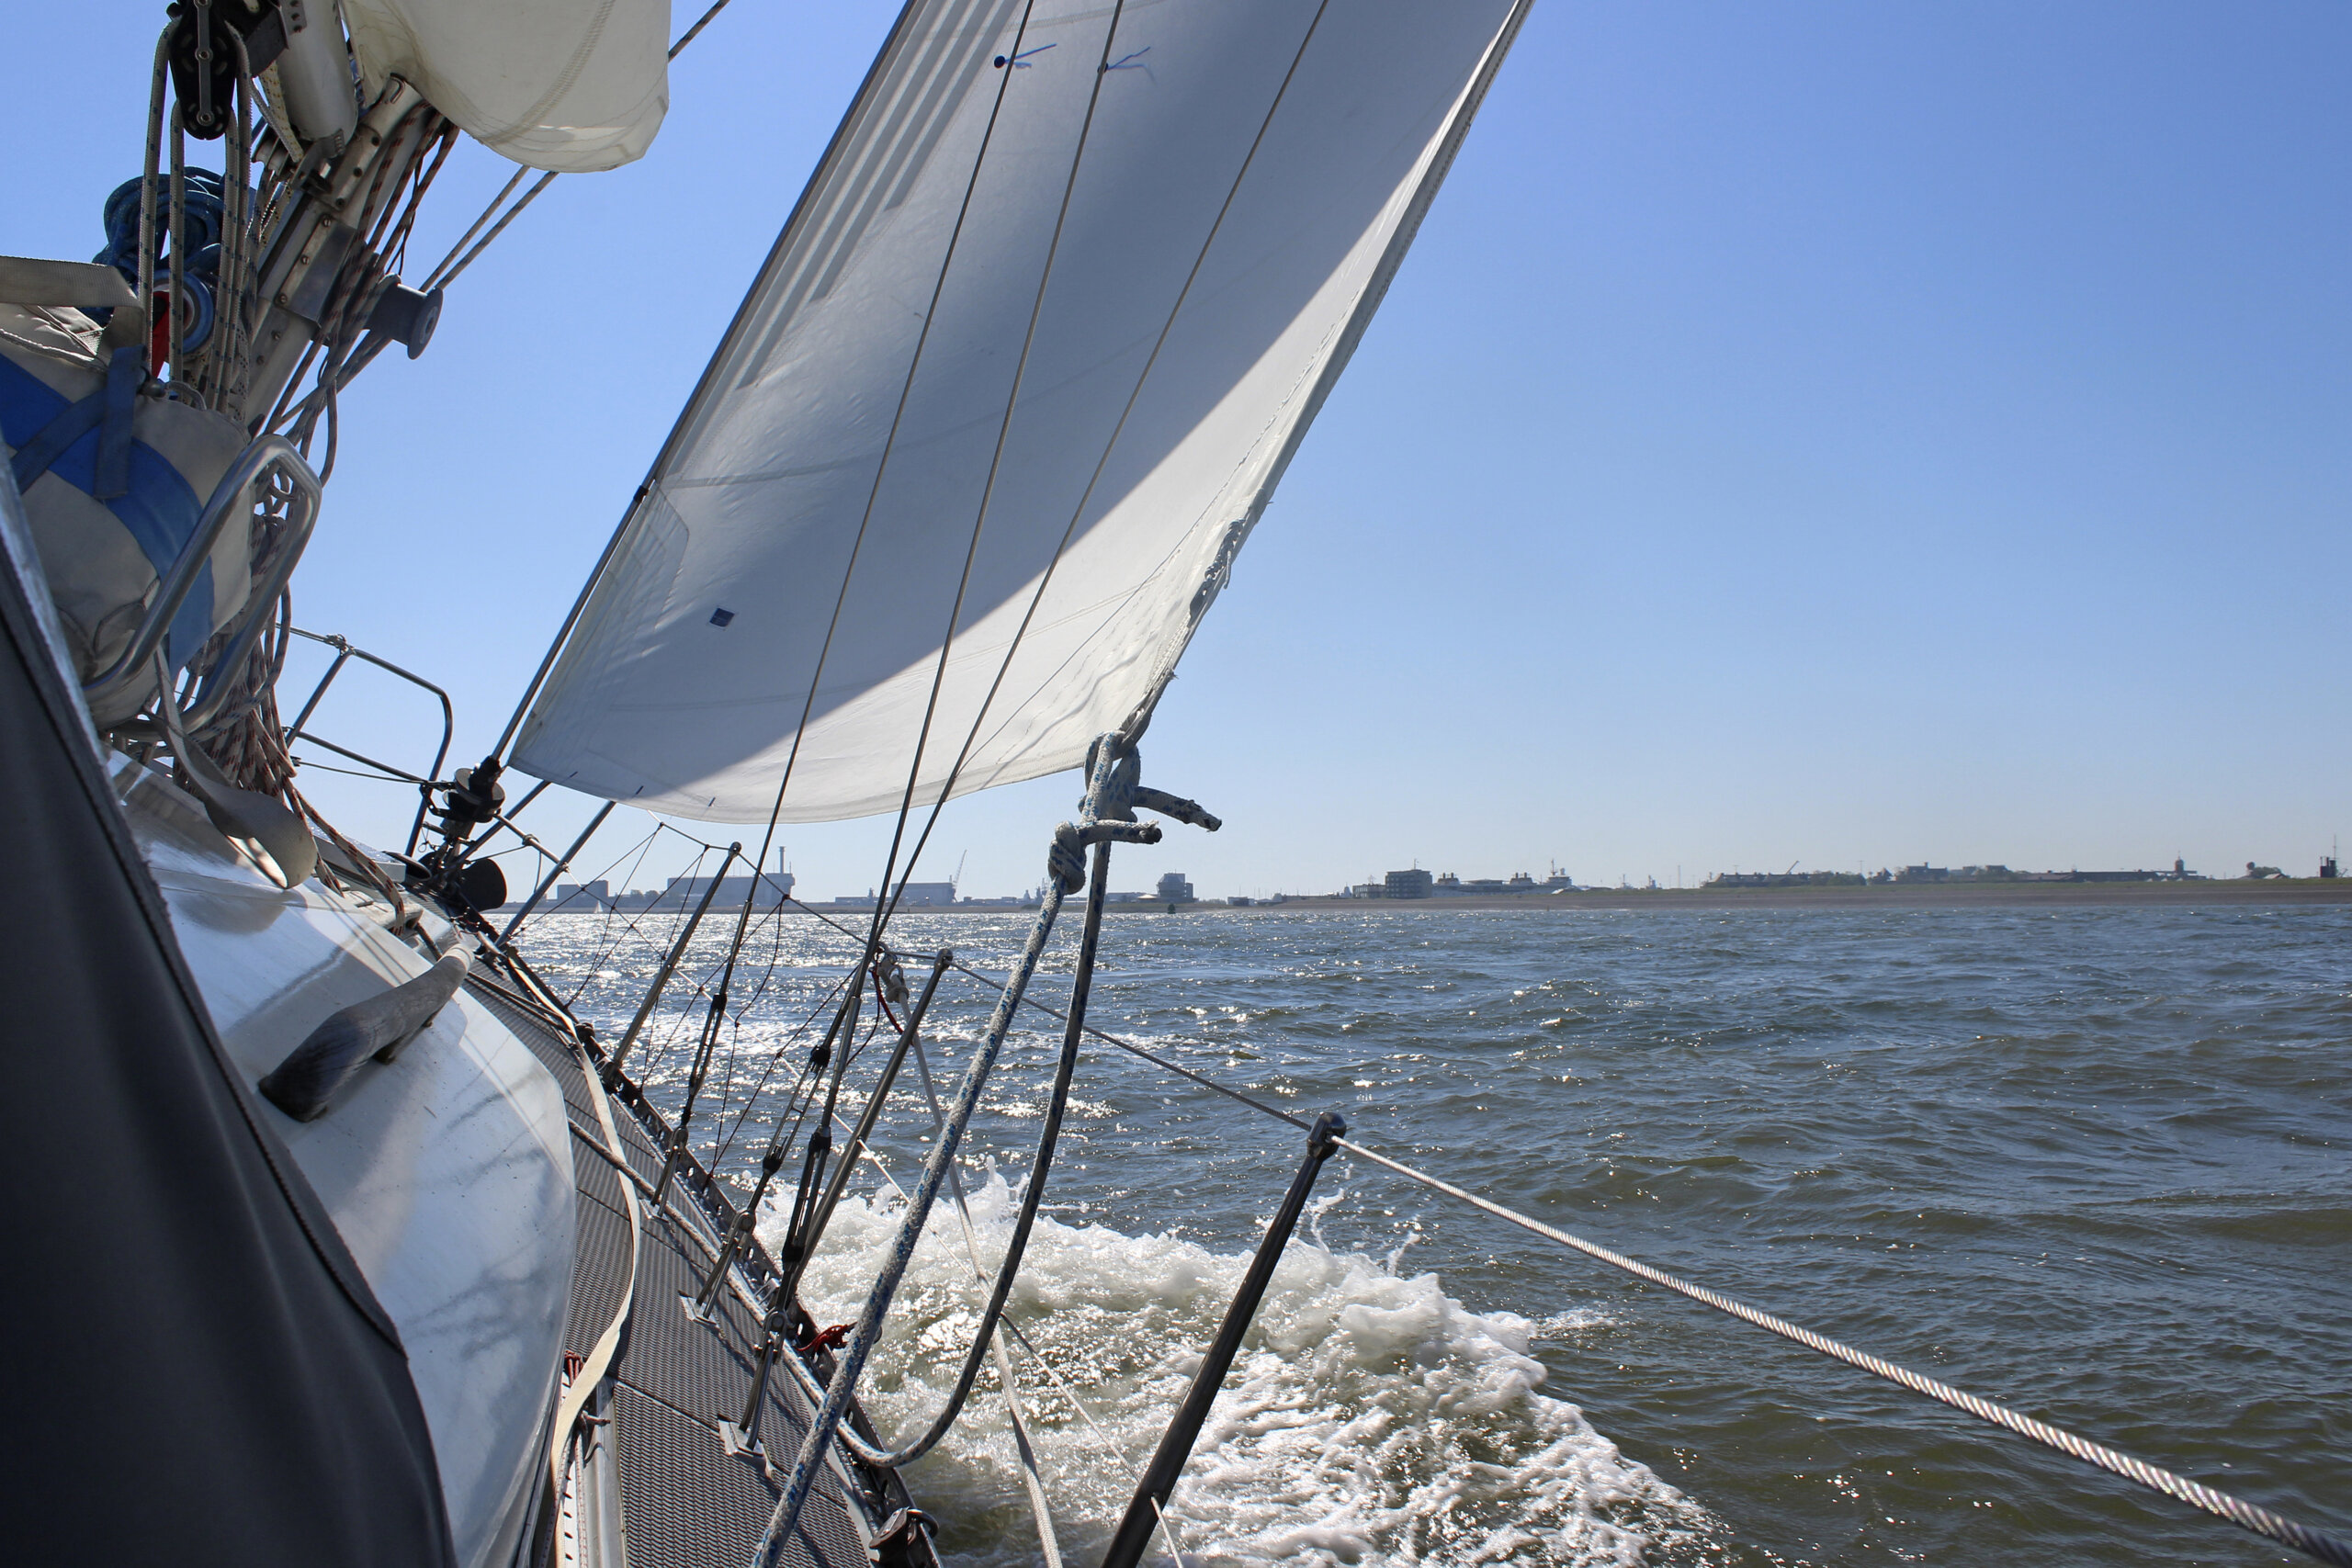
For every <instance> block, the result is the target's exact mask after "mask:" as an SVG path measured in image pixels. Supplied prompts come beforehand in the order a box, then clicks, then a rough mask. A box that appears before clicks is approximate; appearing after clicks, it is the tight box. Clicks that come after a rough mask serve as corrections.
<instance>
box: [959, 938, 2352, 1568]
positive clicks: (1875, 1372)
mask: <svg viewBox="0 0 2352 1568" xmlns="http://www.w3.org/2000/svg"><path fill="white" fill-rule="evenodd" d="M956 968H958V969H961V970H963V971H964V973H966V974H967V975H969V976H972V977H973V978H975V979H977V980H979V981H980V982H982V983H983V984H985V985H988V986H991V987H996V988H997V989H999V990H1001V989H1002V988H1003V987H1002V985H1001V983H1000V982H998V981H997V980H995V979H994V978H992V977H991V976H987V975H984V974H982V973H980V972H979V971H978V970H977V969H972V968H969V967H967V965H965V964H962V963H961V962H958V963H957V964H956ZM1022 999H1023V1001H1025V1002H1026V1003H1027V1004H1028V1005H1029V1006H1030V1007H1033V1008H1035V1009H1036V1010H1039V1011H1041V1012H1044V1013H1046V1014H1049V1015H1051V1016H1053V1017H1057V1018H1059V1017H1062V1016H1063V1015H1062V1014H1060V1013H1059V1012H1057V1010H1055V1009H1054V1008H1052V1007H1051V1006H1050V1005H1048V1004H1046V1003H1045V1002H1043V1001H1040V1000H1038V999H1036V998H1028V997H1024V998H1022ZM1085 1032H1086V1033H1088V1034H1090V1035H1092V1036H1093V1037H1094V1038H1095V1039H1097V1040H1100V1041H1102V1042H1103V1043H1105V1044H1108V1045H1114V1046H1116V1047H1118V1048H1119V1049H1120V1050H1122V1051H1125V1052H1127V1053H1129V1054H1130V1055H1136V1056H1140V1057H1142V1058H1143V1059H1144V1060H1145V1061H1148V1062H1150V1063H1152V1064H1154V1065H1155V1066H1160V1067H1164V1068H1166V1069H1167V1070H1169V1071H1170V1072H1172V1073H1175V1074H1178V1075H1179V1076H1181V1077H1185V1078H1187V1079H1190V1080H1191V1081H1192V1082H1193V1083H1195V1084H1197V1085H1199V1086H1201V1087H1202V1088H1204V1089H1211V1090H1214V1091H1215V1092H1216V1093H1218V1094H1221V1095H1224V1096H1225V1097H1226V1098H1227V1099H1228V1100H1238V1101H1240V1102H1241V1103H1242V1104H1244V1105H1247V1106H1249V1107H1250V1109H1251V1110H1253V1111H1261V1112H1262V1113H1263V1114H1265V1115H1267V1116H1270V1117H1272V1118H1273V1119H1274V1120H1276V1121H1280V1122H1289V1123H1290V1124H1291V1125H1293V1126H1297V1125H1300V1122H1299V1121H1298V1119H1297V1118H1296V1117H1295V1116H1292V1115H1289V1114H1288V1113H1286V1112H1284V1111H1277V1110H1275V1109H1274V1108H1273V1107H1272V1106H1271V1105H1267V1104H1265V1103H1263V1102H1262V1101H1260V1100H1253V1099H1251V1098H1250V1096H1248V1095H1246V1094H1243V1093H1241V1092H1240V1091H1239V1090H1238V1089H1228V1088H1227V1087H1226V1086H1225V1085H1223V1084H1221V1083H1218V1082H1216V1080H1215V1079H1213V1078H1209V1077H1204V1076H1203V1075H1202V1074H1199V1073H1196V1072H1193V1070H1191V1069H1190V1068H1187V1067H1181V1066H1177V1065H1176V1064H1175V1063H1173V1062H1170V1061H1169V1060H1167V1059H1166V1058H1165V1057H1162V1056H1159V1055H1154V1054H1153V1053H1151V1052H1149V1051H1147V1050H1145V1049H1144V1048H1143V1047H1142V1046H1140V1045H1136V1044H1134V1043H1131V1042H1128V1041H1125V1040H1122V1039H1120V1038H1119V1037H1118V1036H1116V1035H1114V1034H1108V1033H1105V1032H1103V1031H1102V1030H1100V1029H1096V1028H1094V1027H1093V1026H1092V1025H1091V1024H1090V1025H1086V1026H1085ZM1333 1141H1334V1142H1336V1143H1337V1144H1338V1145H1339V1146H1340V1147H1341V1148H1343V1149H1345V1150H1347V1151H1348V1153H1350V1154H1351V1155H1355V1156H1359V1157H1361V1158H1363V1159H1367V1160H1370V1161H1371V1162H1372V1163H1373V1164H1374V1165H1377V1166H1381V1167H1384V1168H1386V1169H1388V1170H1391V1171H1393V1172H1395V1173H1396V1174H1397V1175H1398V1176H1401V1177H1403V1178H1405V1179H1407V1180H1408V1181H1413V1182H1418V1183H1419V1184H1420V1185H1421V1186H1423V1187H1426V1188H1428V1189H1430V1190H1431V1191H1433V1192H1442V1193H1443V1194H1444V1195H1445V1196H1447V1197H1449V1198H1453V1199H1458V1200H1459V1201H1462V1202H1464V1203H1467V1204H1469V1205H1470V1206H1471V1207H1472V1208H1475V1209H1478V1210H1481V1211H1483V1212H1484V1213H1489V1214H1492V1215H1494V1216H1495V1217H1496V1218H1497V1219H1498V1220H1507V1221H1509V1222H1510V1224H1515V1225H1517V1226H1519V1227H1520V1228H1521V1230H1525V1231H1531V1232H1532V1233H1533V1234H1535V1235H1540V1236H1542V1237H1544V1239H1545V1240H1547V1241H1552V1242H1556V1243H1558V1244H1559V1245H1560V1246H1562V1247H1567V1248H1569V1249H1571V1250H1572V1251H1576V1252H1580V1253H1582V1254H1584V1255H1585V1256H1586V1257H1588V1258H1593V1259H1595V1260H1596V1261H1599V1262H1601V1263H1606V1264H1608V1265H1609V1266H1610V1267H1611V1268H1612V1269H1623V1271H1624V1272H1626V1273H1628V1274H1631V1275H1633V1276H1634V1278H1635V1279H1637V1280H1647V1281H1649V1282H1650V1283H1651V1284H1653V1285H1662V1286H1664V1287H1665V1288H1666V1289H1668V1290H1669V1291H1672V1292H1675V1293H1676V1294H1678V1295H1681V1296H1687V1297H1688V1298H1690V1299H1691V1301H1694V1302H1697V1303H1700V1304H1701V1305H1702V1306H1709V1307H1713V1308H1714V1309H1715V1310H1716V1311H1717V1312H1720V1313H1724V1314H1728V1315H1730V1316H1732V1317H1736V1318H1738V1319H1739V1320H1740V1321H1741V1322H1743V1323H1748V1324H1753V1325H1755V1326H1757V1327H1758V1328H1761V1329H1765V1330H1768V1331H1769V1332H1770V1333H1773V1334H1777V1335H1779V1336H1780V1337H1781V1338H1783V1339H1787V1340H1791V1341H1792V1342H1794V1343H1796V1344H1799V1345H1802V1346H1804V1348H1806V1349H1808V1350H1815V1351H1818V1352H1819V1353H1820V1354H1822V1355H1824V1356H1827V1357H1829V1358H1831V1359H1834V1360H1839V1361H1843V1362H1845V1363H1846V1364H1847V1365H1848V1366H1850V1367H1859V1368H1860V1369H1861V1370H1862V1371H1866V1372H1869V1373H1870V1374H1871V1375H1872V1376H1873V1377H1880V1378H1884V1379H1885V1380H1886V1381H1887V1382H1892V1383H1895V1384H1897V1385H1899V1386H1901V1387H1904V1388H1907V1389H1909V1390H1910V1391H1911V1392H1912V1393H1917V1394H1923V1395H1925V1396H1926V1397H1928V1398H1929V1399H1933V1400H1936V1401H1939V1402H1940V1403H1941V1404H1949V1405H1951V1407H1952V1408H1953V1409H1955V1410H1960V1411H1964V1412H1966V1413H1967V1414H1969V1415H1971V1416H1975V1417H1976V1418H1977V1419H1978V1420H1980V1421H1987V1422H1990V1423H1992V1424H1993V1425H1994V1426H1996V1427H2007V1429H2008V1430H2010V1431H2012V1432H2015V1433H2017V1434H2018V1436H2019V1437H2022V1438H2031V1439H2032V1440H2033V1441H2035V1442H2037V1443H2041V1444H2042V1445H2043V1446H2044V1447H2046V1448H2051V1449H2054V1450H2057V1451H2058V1452H2060V1453H2063V1454H2065V1455H2067V1456H2068V1457H2070V1458H2073V1459H2076V1460H2080V1461H2083V1462H2084V1463H2086V1464H2093V1465H2097V1466H2098V1468H2099V1469H2101V1470H2104V1471H2108V1472H2111V1473H2113V1474H2116V1475H2120V1476H2121V1477H2123V1478H2124V1479H2125V1480H2126V1481H2131V1482H2136V1483H2139V1484H2140V1485H2142V1486H2145V1487H2147V1488H2148V1489H2149V1490H2150V1491H2153V1492H2161V1493H2163V1494H2164V1495H2165V1496H2167V1497H2174V1498H2177V1499H2178V1500H2180V1501H2181V1502H2184V1503H2188V1504H2189V1505H2191V1506H2195V1507H2199V1508H2202V1509H2203V1510H2205V1512H2207V1513H2209V1514H2212V1515H2214V1516H2216V1517H2220V1518H2223V1519H2227V1520H2228V1521H2229V1522H2230V1523H2232V1524H2233V1525H2236V1526H2237V1527H2238V1528H2239V1529H2245V1530H2250V1531H2252V1532H2253V1533H2254V1534H2256V1535H2258V1536H2262V1537H2264V1538H2265V1539H2267V1540H2275V1541H2277V1542H2278V1543H2279V1544H2280V1545H2281V1546H2288V1547H2291V1548H2293V1549H2294V1550H2295V1551H2300V1552H2302V1553H2304V1554H2305V1555H2306V1556H2309V1557H2312V1558H2316V1559H2317V1560H2318V1561H2320V1562H2327V1563H2333V1564H2335V1568H2352V1542H2346V1541H2345V1540H2342V1539H2341V1538H2339V1537H2337V1536H2334V1535H2330V1534H2328V1533H2327V1532H2326V1531H2324V1530H2317V1529H2312V1528H2311V1527H2310V1526H2308V1525H2303V1524H2299V1523H2297V1522H2296V1521H2295V1520H2293V1519H2290V1518H2288V1517H2285V1516H2283V1515H2281V1514H2277V1513H2274V1512H2272V1511H2271V1510H2270V1509H2268V1508H2265V1507H2260V1506H2256V1505H2255V1504H2252V1503H2249V1502H2247V1501H2246V1500H2245V1498H2243V1497H2235V1496H2232V1495H2230V1494H2229V1493H2227V1492H2222V1491H2217V1490H2216V1489H2214V1488H2213V1487H2211V1486H2207V1485H2205V1484H2204V1483H2201V1482H2196V1481H2191V1480H2189V1479H2188V1477H2187V1476H2185V1475H2180V1474H2177V1473H2176V1472H2172V1471H2169V1470H2166V1469H2165V1468H2164V1467H2163V1466H2162V1465H2156V1464H2151V1463H2149V1462H2148V1461H2146V1460H2143V1459H2138V1458H2135V1457H2133V1456H2132V1455H2131V1454H2127V1453H2124V1452H2121V1451H2120V1450H2116V1449H2111V1448H2109V1447H2108V1446H2107V1445H2105V1444H2104V1443H2095V1442H2092V1441H2091V1440H2090V1439H2089V1438H2084V1437H2080V1436H2077V1435H2076V1434H2075V1433H2073V1432H2069V1431H2067V1430H2066V1429H2065V1428H2064V1427H2053V1426H2052V1425H2051V1424H2050V1423H2049V1422H2047V1421H2040V1420H2036V1419H2035V1418H2034V1417H2032V1416H2027V1415H2024V1414H2022V1413H2021V1412H2018V1411H2016V1410H2012V1409H2010V1408H2009V1407H2008V1406H2007V1405H2006V1404H1996V1403H1995V1402H1994V1401H1992V1400H1989V1399H1985V1398H1983V1397H1981V1396H1980V1395H1977V1394H1973V1393H1968V1392H1967V1391H1966V1390H1964V1389H1958V1388H1954V1387H1952V1386H1951V1384H1950V1383H1948V1382H1941V1381H1939V1380H1938V1379H1936V1378H1931V1377H1928V1376H1927V1375H1925V1374H1924V1373H1920V1372H1915V1371H1911V1369H1909V1368H1908V1367H1904V1366H1898V1365H1897V1364H1896V1363H1894V1362H1893V1361H1890V1360H1888V1359H1885V1358H1884V1357H1883V1356H1873V1355H1871V1353H1870V1352H1869V1351H1867V1350H1858V1349H1856V1348H1854V1347H1852V1346H1850V1345H1848V1344H1846V1343H1845V1342H1844V1341H1842V1340H1838V1339H1832V1338H1831V1337H1829V1336H1827V1335H1826V1334H1819V1333H1816V1332H1815V1331H1814V1330H1812V1329H1810V1328H1806V1327H1804V1326H1803V1325H1800V1324H1794V1323H1791V1322H1790V1321H1789V1320H1788V1319H1786V1318H1784V1317H1776V1316H1774V1315H1773V1314H1770V1313H1769V1312H1765V1311H1762V1310H1760V1309H1759V1308H1757V1307H1752V1306H1749V1305H1748V1304H1747V1303H1745V1302H1742V1301H1737V1300H1735V1299H1734V1298H1732V1297H1730V1296H1727V1295H1724V1293H1723V1292H1720V1291H1711V1290H1709V1289H1707V1288H1706V1287H1705V1286H1703V1285H1694V1284H1691V1282H1690V1281H1689V1280H1683V1279H1679V1278H1678V1277H1677V1276H1675V1275H1672V1274H1669V1273H1668V1272H1667V1271H1666V1270H1665V1269H1656V1268H1653V1267H1651V1266H1650V1265H1649V1264H1646V1263H1644V1262H1642V1261H1640V1260H1639V1259H1637V1258H1628V1257H1626V1256H1625V1255H1624V1254H1623V1253H1622V1252H1615V1251H1611V1249H1610V1248H1608V1247H1602V1246H1600V1244H1599V1243H1597V1242H1590V1241H1587V1240H1585V1239H1584V1238H1583V1237H1582V1236H1579V1235H1571V1234H1570V1233H1569V1232H1567V1231H1564V1230H1562V1229H1560V1228H1559V1227H1558V1226H1556V1225H1549V1224H1544V1222H1543V1221H1541V1220H1538V1219H1533V1218H1531V1217H1530V1216H1528V1215H1526V1214H1522V1213H1520V1212H1519V1211H1517V1210H1516V1209H1511V1208H1508V1207H1506V1206H1504V1205H1503V1204H1500V1203H1498V1202H1496V1201H1494V1200H1493V1199H1491V1198H1481V1197H1479V1196H1478V1195H1477V1194H1476V1193H1475V1192H1472V1191H1469V1190H1465V1189H1464V1188H1460V1187H1456V1186H1455V1185H1454V1184H1453V1183H1452V1182H1450V1181H1446V1180H1442V1179H1440V1178H1438V1177H1434V1176H1431V1175H1430V1174H1429V1172H1427V1171H1425V1170H1417V1169H1415V1168H1413V1167H1411V1166H1409V1165H1407V1164H1406V1163H1405V1162H1404V1161H1402V1160H1397V1159H1391V1158H1389V1157H1388V1156H1386V1155H1384V1154H1381V1153H1379V1152H1378V1151H1376V1150H1374V1149H1369V1148H1366V1147H1364V1145H1362V1144H1359V1143H1357V1142H1355V1141H1354V1140H1353V1139H1351V1138H1338V1139H1335V1140H1333Z"/></svg>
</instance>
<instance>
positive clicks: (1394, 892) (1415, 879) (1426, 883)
mask: <svg viewBox="0 0 2352 1568" xmlns="http://www.w3.org/2000/svg"><path fill="white" fill-rule="evenodd" d="M1381 886H1382V887H1383V889H1384V890H1385V897H1390V898H1426V897H1429V896H1430V891H1431V890H1432V889H1433V888H1434V887H1435V886H1437V878H1435V877H1433V876H1431V875H1430V874H1429V873H1428V872H1426V871H1423V870H1421V869H1420V868H1419V867H1418V866H1416V867H1415V868H1414V869H1413V870H1411V871H1392V872H1390V873H1389V874H1387V876H1386V877H1385V878H1383V879H1382V883H1381ZM1468 886H1471V887H1476V886H1477V884H1476V883H1475V882H1474V883H1471V884H1469V885H1468Z"/></svg>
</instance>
